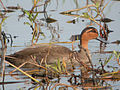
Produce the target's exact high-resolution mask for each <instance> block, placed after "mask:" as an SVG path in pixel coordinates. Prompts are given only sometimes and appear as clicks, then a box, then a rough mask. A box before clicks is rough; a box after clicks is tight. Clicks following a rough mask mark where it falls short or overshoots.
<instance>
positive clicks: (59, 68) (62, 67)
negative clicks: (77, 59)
mask: <svg viewBox="0 0 120 90" xmlns="http://www.w3.org/2000/svg"><path fill="white" fill-rule="evenodd" d="M46 66H47V67H48V68H51V69H53V70H54V71H55V72H54V73H59V74H63V73H67V69H66V63H65V61H64V60H63V61H62V63H61V62H60V60H59V59H58V60H57V62H55V63H54V64H52V65H46Z"/></svg>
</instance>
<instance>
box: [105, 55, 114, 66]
mask: <svg viewBox="0 0 120 90" xmlns="http://www.w3.org/2000/svg"><path fill="white" fill-rule="evenodd" d="M112 57H113V54H111V56H110V57H109V58H108V59H106V60H105V62H104V66H105V65H106V64H107V63H108V62H109V61H110V60H111V59H112Z"/></svg>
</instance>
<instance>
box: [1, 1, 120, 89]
mask: <svg viewBox="0 0 120 90" xmlns="http://www.w3.org/2000/svg"><path fill="white" fill-rule="evenodd" d="M65 1H66V0H63V3H65ZM56 2H57V3H59V1H58V0H57V1H56ZM73 2H74V3H75V4H76V7H77V9H72V10H68V11H64V12H59V13H60V14H62V15H64V16H71V17H75V18H73V20H71V21H67V23H68V24H71V23H73V24H76V23H78V22H79V19H81V18H82V19H83V20H82V21H83V22H84V20H88V21H90V24H89V25H86V26H85V27H89V26H97V27H99V30H98V32H99V34H100V36H101V37H102V38H103V39H104V40H106V41H107V40H108V39H109V37H108V36H109V34H110V33H111V32H113V31H112V30H109V25H108V23H110V22H112V21H114V20H112V19H110V18H106V17H105V16H104V13H103V12H104V9H105V8H106V7H107V6H108V4H109V3H110V0H108V1H104V0H91V1H88V0H86V3H85V5H84V6H83V7H81V8H79V5H78V4H79V2H78V1H77V0H73ZM0 3H1V5H2V8H3V10H0V20H1V22H0V41H1V55H0V57H1V78H2V80H1V82H0V85H2V86H3V89H5V87H4V85H7V84H9V85H11V84H17V83H30V85H29V87H25V88H27V89H29V90H32V89H41V90H47V89H50V90H54V89H56V90H57V89H59V90H67V89H74V90H79V89H83V90H84V89H112V88H113V87H114V86H113V84H111V83H109V82H108V81H111V82H115V81H116V82H117V81H118V82H119V79H120V71H119V65H120V62H119V58H120V52H117V51H115V50H114V51H104V50H105V49H106V47H107V44H108V43H109V42H106V43H103V42H100V51H99V52H94V53H95V54H96V53H101V54H103V53H104V54H108V53H110V55H109V57H108V58H106V59H104V60H102V59H101V58H100V59H99V65H97V64H96V65H95V64H94V63H92V61H91V59H90V58H89V56H88V58H89V62H90V65H91V66H90V67H88V66H87V65H85V64H84V63H82V62H78V63H79V64H80V65H81V66H82V67H75V66H74V65H71V66H70V68H69V69H68V67H67V63H66V62H65V61H64V58H63V60H62V61H60V60H59V58H58V59H57V60H56V61H57V62H55V63H53V64H47V62H46V63H45V65H42V60H41V62H39V61H37V57H35V56H34V55H33V56H31V59H32V60H33V61H35V62H36V63H31V62H24V63H22V64H21V65H20V66H19V67H17V66H15V65H13V64H12V63H10V62H8V61H6V60H5V58H6V57H7V55H5V54H6V49H7V48H8V47H7V46H8V45H9V43H10V46H11V47H14V46H13V44H14V43H13V42H14V40H13V38H17V36H12V35H11V34H9V33H6V32H5V31H4V30H2V26H3V24H4V22H5V20H6V19H7V18H9V16H8V15H9V13H15V12H17V11H18V10H19V11H20V12H21V13H23V14H21V15H19V18H18V21H20V20H21V18H25V19H27V20H26V21H25V22H24V24H25V25H28V26H29V27H30V29H31V30H32V39H31V45H32V46H33V47H34V46H35V45H36V44H39V40H40V39H41V40H44V39H45V38H46V35H45V31H44V30H43V27H45V28H47V29H48V30H49V32H50V34H51V43H48V44H50V45H51V44H59V43H70V44H72V49H73V51H74V46H73V45H74V43H76V42H77V40H80V35H72V36H71V38H70V40H72V41H71V42H58V41H59V38H60V34H59V32H60V28H59V24H57V25H56V26H54V24H53V23H55V22H57V20H56V19H54V18H52V17H50V16H49V15H48V11H47V8H48V7H49V4H50V3H53V2H52V1H51V0H43V1H40V0H33V5H32V8H31V9H30V10H26V9H24V8H22V7H21V6H19V5H18V6H8V7H5V6H4V3H3V2H2V1H0ZM57 5H58V4H57ZM41 8H42V10H41ZM40 10H41V11H40ZM81 12H82V13H81ZM41 14H42V15H43V16H44V18H39V17H40V15H41ZM109 44H119V40H116V41H114V42H111V43H109ZM48 51H49V50H48ZM75 52H76V51H75ZM48 54H49V52H48ZM46 56H47V55H46ZM13 58H14V57H13ZM44 58H46V57H44ZM113 58H114V60H115V61H116V62H117V63H116V65H115V66H114V65H111V64H110V65H109V63H110V62H111V61H112V59H113ZM70 59H71V58H70ZM5 63H7V64H8V65H9V66H12V67H8V66H5ZM25 64H29V65H31V66H32V65H33V64H34V65H35V66H36V68H32V69H28V68H22V67H23V66H24V65H25ZM5 68H6V69H5ZM109 69H110V70H109ZM7 70H8V71H7ZM6 72H8V73H9V74H6ZM8 75H9V76H11V77H12V78H14V79H15V80H16V81H10V82H8V81H7V82H6V81H5V77H7V76H8ZM17 79H19V80H25V81H19V80H17ZM26 79H27V80H28V81H27V80H26ZM20 89H23V86H21V87H20Z"/></svg>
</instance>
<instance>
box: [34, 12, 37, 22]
mask: <svg viewBox="0 0 120 90" xmlns="http://www.w3.org/2000/svg"><path fill="white" fill-rule="evenodd" d="M37 16H38V13H36V15H35V16H34V18H33V21H35V19H36V17H37Z"/></svg>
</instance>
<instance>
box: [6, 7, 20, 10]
mask: <svg viewBox="0 0 120 90" xmlns="http://www.w3.org/2000/svg"><path fill="white" fill-rule="evenodd" d="M7 8H8V9H15V10H18V9H21V8H20V7H19V6H8V7H7Z"/></svg>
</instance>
